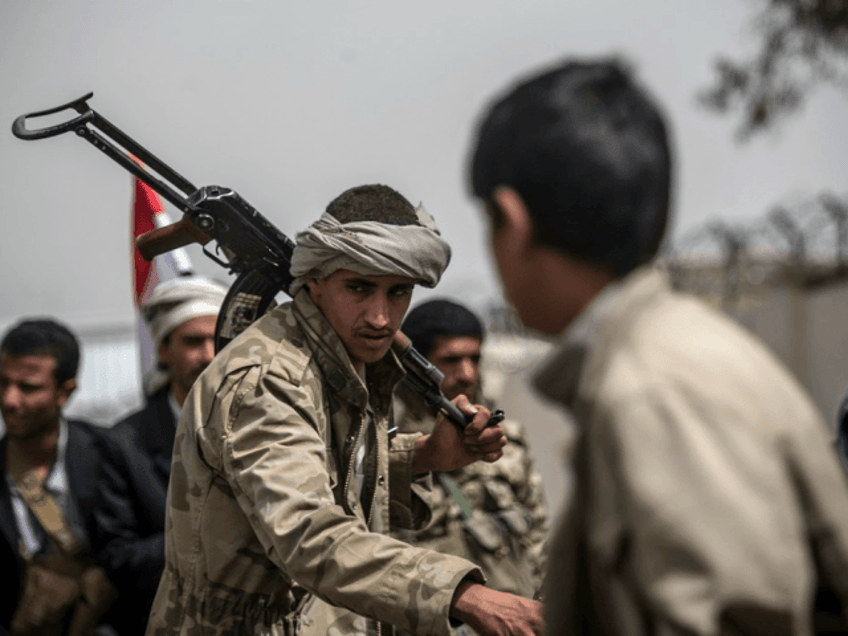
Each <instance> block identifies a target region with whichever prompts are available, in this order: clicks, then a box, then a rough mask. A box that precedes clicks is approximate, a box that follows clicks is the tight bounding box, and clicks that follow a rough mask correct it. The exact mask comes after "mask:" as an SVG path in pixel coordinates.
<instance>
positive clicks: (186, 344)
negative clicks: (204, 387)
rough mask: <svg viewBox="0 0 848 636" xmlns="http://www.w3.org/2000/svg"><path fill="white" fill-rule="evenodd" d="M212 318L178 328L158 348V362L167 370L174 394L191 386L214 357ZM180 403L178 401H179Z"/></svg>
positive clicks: (214, 320) (213, 318) (195, 319)
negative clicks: (163, 364)
mask: <svg viewBox="0 0 848 636" xmlns="http://www.w3.org/2000/svg"><path fill="white" fill-rule="evenodd" d="M216 320H217V319H216V317H215V316H200V317H199V318H192V319H191V320H188V321H186V322H184V323H183V324H181V325H180V326H179V327H177V328H176V329H174V330H173V331H172V332H171V335H170V336H169V337H168V338H167V339H166V340H167V342H162V344H160V345H159V359H160V360H161V361H162V362H164V363H165V365H166V366H167V367H168V371H169V372H170V375H171V384H172V385H174V389H175V393H176V394H177V395H178V396H179V395H180V394H185V393H188V390H189V389H190V388H191V385H192V384H194V381H195V380H197V378H198V376H199V375H200V374H201V373H202V372H203V370H204V369H205V368H206V367H207V366H209V363H210V362H212V358H214V357H215V322H216ZM178 401H179V400H178Z"/></svg>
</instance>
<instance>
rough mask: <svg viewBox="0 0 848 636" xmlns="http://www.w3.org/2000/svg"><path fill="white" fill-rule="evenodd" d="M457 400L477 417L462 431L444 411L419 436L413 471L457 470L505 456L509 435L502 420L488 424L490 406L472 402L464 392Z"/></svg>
mask: <svg viewBox="0 0 848 636" xmlns="http://www.w3.org/2000/svg"><path fill="white" fill-rule="evenodd" d="M453 403H454V404H455V405H456V406H457V408H458V409H459V410H460V411H462V412H463V413H467V414H469V415H473V416H474V417H473V419H472V420H471V422H470V423H469V424H468V426H466V427H465V430H464V431H460V430H459V429H458V428H457V427H456V426H455V425H453V424H451V423H450V422H449V421H448V420H447V419H446V418H445V417H444V416H443V415H441V414H440V415H439V417H438V418H437V419H436V424H435V426H434V427H433V432H432V433H430V434H429V435H427V436H426V437H421V438H419V439H418V443H417V445H416V446H415V456H414V459H413V464H412V469H413V472H415V473H426V472H430V471H434V470H438V471H444V470H456V469H457V468H462V467H463V466H468V464H471V463H473V462H476V461H479V460H482V461H485V462H494V461H497V460H498V459H500V458H501V456H503V447H504V446H505V445H506V436H504V432H503V428H501V426H500V424H497V425H495V426H489V427H488V428H487V427H486V424H488V422H489V418H490V417H491V413H490V412H489V409H487V408H486V407H484V406H481V405H479V404H477V405H472V404H471V403H470V402H469V401H468V398H467V397H465V396H464V395H460V396H459V397H457V398H456V399H455V400H453Z"/></svg>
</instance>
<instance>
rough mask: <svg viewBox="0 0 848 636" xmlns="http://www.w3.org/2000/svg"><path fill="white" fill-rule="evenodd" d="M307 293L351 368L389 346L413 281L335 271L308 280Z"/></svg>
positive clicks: (407, 300)
mask: <svg viewBox="0 0 848 636" xmlns="http://www.w3.org/2000/svg"><path fill="white" fill-rule="evenodd" d="M308 285H309V293H310V295H311V297H312V301H313V302H314V303H315V304H316V305H317V306H318V308H319V309H320V310H321V311H322V313H323V314H324V316H325V317H326V318H327V321H328V322H329V323H330V325H331V326H332V327H333V329H334V330H335V332H336V333H337V334H338V335H339V337H340V338H341V339H342V342H344V345H345V348H346V349H347V352H348V355H349V356H350V360H351V362H352V363H353V366H354V367H355V368H356V369H357V370H360V369H361V368H362V365H363V364H364V363H366V362H376V361H377V360H379V359H381V358H382V357H383V356H384V355H386V352H387V351H388V350H389V347H390V346H391V344H392V338H393V337H394V335H395V332H396V331H397V330H398V327H399V326H400V322H401V320H402V319H403V315H404V314H405V313H406V310H407V309H408V308H409V302H410V300H412V289H413V287H414V286H415V281H414V280H413V279H412V278H407V277H406V276H363V275H362V274H357V273H356V272H352V271H351V270H349V269H339V270H336V271H335V272H333V273H332V274H330V275H329V276H327V277H326V278H318V279H314V278H310V279H309V281H308Z"/></svg>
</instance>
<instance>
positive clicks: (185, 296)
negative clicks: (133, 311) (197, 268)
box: [141, 276, 227, 345]
mask: <svg viewBox="0 0 848 636" xmlns="http://www.w3.org/2000/svg"><path fill="white" fill-rule="evenodd" d="M226 295H227V288H226V287H224V286H223V285H220V284H218V283H216V282H214V281H212V280H209V279H208V278H203V277H202V276H180V277H178V278H172V279H170V280H166V281H165V282H163V283H160V284H159V285H157V286H156V288H155V289H154V290H153V293H152V294H150V298H148V299H147V300H146V301H145V302H144V303H143V304H142V306H141V313H142V315H143V316H144V320H145V322H146V323H147V325H148V327H149V328H150V335H151V336H152V337H153V341H154V342H155V343H156V344H157V345H159V344H161V343H162V340H163V339H164V338H165V337H166V336H167V335H168V334H170V333H171V332H172V331H173V330H174V329H176V328H177V327H179V326H180V325H181V324H183V323H184V322H188V321H189V320H191V319H193V318H200V317H201V316H217V315H218V312H219V311H220V310H221V305H222V304H223V303H224V298H225V297H226Z"/></svg>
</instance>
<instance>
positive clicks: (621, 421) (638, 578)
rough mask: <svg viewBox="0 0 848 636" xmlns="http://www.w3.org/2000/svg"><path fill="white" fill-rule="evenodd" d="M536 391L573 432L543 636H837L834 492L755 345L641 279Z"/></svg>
mask: <svg viewBox="0 0 848 636" xmlns="http://www.w3.org/2000/svg"><path fill="white" fill-rule="evenodd" d="M610 293H611V294H613V295H612V296H610ZM536 383H537V388H538V389H539V390H540V391H541V392H542V394H543V395H544V396H545V397H547V398H550V399H554V400H556V401H558V402H559V403H561V404H562V405H564V406H565V407H567V408H568V409H569V410H570V411H571V412H572V413H573V415H574V417H575V420H576V422H577V425H578V432H579V437H578V439H577V441H576V442H575V448H574V450H573V463H574V469H575V486H574V499H573V501H572V502H571V505H570V506H569V507H568V508H567V510H566V514H565V515H564V516H563V518H562V521H561V523H560V526H559V528H558V529H557V531H556V532H555V533H554V534H553V535H552V538H551V549H550V553H551V562H552V563H554V562H555V563H557V564H558V567H556V568H550V570H549V571H548V577H547V580H546V584H545V612H546V621H545V623H546V629H547V630H548V633H551V634H557V635H559V634H562V635H564V636H569V635H572V634H575V635H576V634H581V635H583V634H588V635H592V634H617V635H620V636H648V635H653V634H662V636H683V635H686V636H699V635H703V636H708V635H709V636H713V635H715V634H785V635H787V636H788V635H793V636H809V635H810V634H812V633H828V634H837V633H840V634H841V633H845V631H843V630H844V627H840V626H839V625H838V623H839V622H840V621H839V616H838V615H837V614H836V613H835V612H833V611H832V609H836V610H837V611H838V606H839V604H840V602H841V604H842V608H843V609H845V608H848V480H846V477H845V474H844V472H843V471H842V469H841V467H840V465H839V462H838V459H837V457H836V454H835V453H834V449H833V447H832V446H831V444H830V440H829V436H828V431H827V426H826V425H825V423H824V421H823V419H822V418H821V415H820V414H819V413H818V412H817V410H816V408H815V407H814V405H813V404H812V402H811V400H810V399H809V397H808V396H807V395H806V393H805V392H804V390H803V389H802V388H801V387H800V386H799V384H798V382H797V381H796V380H795V379H794V378H793V377H792V376H791V375H790V374H789V372H788V370H787V369H786V368H785V367H784V366H783V365H782V364H781V363H780V362H779V361H778V360H777V359H776V358H775V356H774V355H773V354H772V353H771V352H770V351H768V350H766V348H765V347H764V346H763V344H762V343H761V342H759V341H758V340H757V339H756V338H754V337H753V336H752V335H751V334H749V333H747V332H745V331H744V330H743V329H742V328H740V327H739V326H738V325H737V324H736V323H735V322H733V321H731V320H730V319H728V318H727V317H726V316H724V315H722V314H720V313H719V312H718V311H715V310H713V309H710V308H708V307H706V306H705V305H703V304H702V303H701V302H699V301H697V300H695V299H694V298H690V297H687V296H685V295H683V294H678V293H675V292H673V291H672V290H671V289H670V288H669V286H668V283H667V282H666V281H665V280H664V277H663V276H661V275H660V274H659V273H657V272H656V271H653V270H651V269H649V268H643V269H642V270H637V271H635V272H633V273H631V274H629V275H628V276H627V277H626V278H624V279H623V280H622V281H621V283H620V287H619V288H618V289H616V288H608V290H605V291H604V292H602V293H601V295H600V296H598V298H596V300H594V301H593V302H592V304H590V305H589V307H588V308H587V309H586V310H584V312H583V313H582V314H581V315H580V316H579V317H578V319H577V321H575V323H574V324H573V325H571V326H570V327H569V329H568V331H567V332H566V333H565V334H564V337H563V340H562V342H561V344H560V345H558V346H557V347H556V348H555V350H554V351H553V352H552V354H551V356H550V358H549V359H548V360H547V361H546V362H545V363H544V364H543V365H542V367H541V369H540V372H539V374H538V375H537V378H536ZM817 586H821V587H823V588H824V587H829V588H830V593H829V594H825V595H823V596H821V597H819V600H827V601H828V603H827V604H822V605H821V606H820V608H819V609H820V613H818V614H816V616H815V619H814V612H813V605H814V598H816V587H817ZM827 605H831V606H833V605H835V608H831V609H829V608H827ZM814 622H815V623H816V627H814ZM828 623H830V624H829V625H828ZM834 623H836V624H834ZM819 630H821V631H819Z"/></svg>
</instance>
